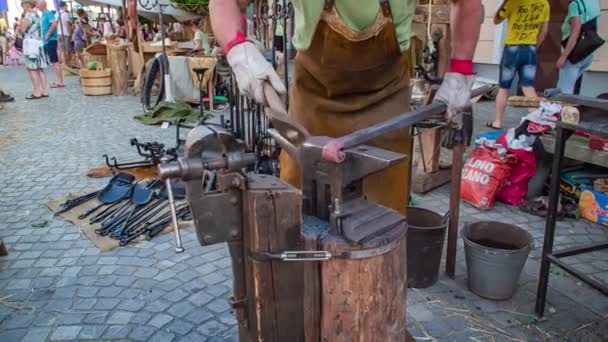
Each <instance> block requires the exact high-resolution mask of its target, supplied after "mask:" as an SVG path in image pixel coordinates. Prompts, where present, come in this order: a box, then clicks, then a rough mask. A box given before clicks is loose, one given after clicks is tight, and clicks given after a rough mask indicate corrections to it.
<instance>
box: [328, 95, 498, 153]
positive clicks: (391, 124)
mask: <svg viewBox="0 0 608 342" xmlns="http://www.w3.org/2000/svg"><path fill="white" fill-rule="evenodd" d="M489 89H490V87H489V86H482V87H479V88H477V89H473V90H472V91H471V97H476V96H479V95H483V94H485V93H487V92H488V91H489ZM446 110H447V106H446V105H445V103H442V102H435V103H431V104H430V105H426V106H422V107H420V108H417V109H415V110H413V111H410V112H406V113H403V114H400V115H398V116H395V117H393V118H391V119H388V120H386V121H382V122H379V123H377V124H375V125H372V126H369V127H367V128H364V129H360V130H358V131H354V132H352V133H350V134H347V135H345V136H342V137H340V138H337V139H336V140H338V141H339V142H341V143H342V145H343V146H344V149H347V148H351V147H355V146H357V145H361V144H363V143H365V142H367V141H369V140H372V139H374V138H377V137H379V136H382V135H384V134H386V133H389V132H392V131H395V130H398V129H402V128H405V127H409V126H411V125H413V124H415V123H416V122H419V121H422V120H425V119H429V118H431V117H432V116H434V115H439V114H442V113H444V112H445V111H446Z"/></svg>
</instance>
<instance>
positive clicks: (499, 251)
mask: <svg viewBox="0 0 608 342" xmlns="http://www.w3.org/2000/svg"><path fill="white" fill-rule="evenodd" d="M460 234H461V236H462V239H463V240H464V252H465V256H466V262H467V277H468V283H469V289H470V290H471V291H473V293H475V294H476V295H478V296H481V297H484V298H488V299H496V300H502V299H509V298H511V297H512V296H513V293H515V290H516V288H517V281H518V280H519V276H520V274H521V271H522V269H523V267H524V264H525V263H526V259H527V258H528V253H530V250H531V249H532V248H533V247H534V239H533V238H532V235H530V233H528V232H527V231H525V230H524V229H522V228H519V227H517V226H515V225H511V224H506V223H500V222H493V221H481V222H476V223H470V224H467V225H465V226H464V228H463V229H462V230H461V231H460Z"/></svg>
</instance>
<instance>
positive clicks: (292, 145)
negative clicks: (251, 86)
mask: <svg viewBox="0 0 608 342" xmlns="http://www.w3.org/2000/svg"><path fill="white" fill-rule="evenodd" d="M264 96H265V97H266V102H267V103H268V105H267V106H266V107H265V108H264V113H265V114H266V116H267V117H268V118H269V119H270V122H272V126H273V127H274V129H275V130H270V131H269V133H270V134H271V135H272V137H273V138H274V139H275V140H276V141H277V142H278V143H279V144H280V145H281V147H283V149H285V151H286V152H287V153H289V155H291V156H292V157H293V158H295V159H298V157H297V150H298V147H300V145H301V144H302V143H303V142H304V141H305V140H306V139H307V138H308V137H309V136H310V133H309V132H308V130H307V129H306V128H304V126H302V125H301V124H299V123H298V122H296V121H295V120H294V119H293V118H291V117H290V116H289V114H287V110H285V106H284V104H283V100H281V98H280V97H279V95H278V94H277V93H276V92H275V90H274V88H273V87H272V86H271V85H270V83H268V82H264Z"/></svg>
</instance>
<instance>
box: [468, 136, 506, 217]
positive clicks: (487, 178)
mask: <svg viewBox="0 0 608 342" xmlns="http://www.w3.org/2000/svg"><path fill="white" fill-rule="evenodd" d="M515 160H516V158H515V157H514V156H513V155H509V154H507V153H506V150H505V149H504V148H503V147H502V146H500V145H495V146H491V145H489V144H487V143H484V144H483V145H481V146H478V147H476V148H475V149H474V150H473V152H471V155H470V156H469V158H468V159H467V162H466V163H465V165H464V168H463V169H462V183H461V188H460V197H461V198H462V199H463V200H464V201H466V202H469V203H470V204H472V205H474V206H476V207H478V208H481V209H490V208H492V207H493V206H494V200H495V198H496V194H497V193H498V192H499V191H500V189H501V188H502V187H503V185H504V184H505V183H506V182H507V180H508V179H509V176H510V174H511V166H512V164H513V163H514V162H515Z"/></svg>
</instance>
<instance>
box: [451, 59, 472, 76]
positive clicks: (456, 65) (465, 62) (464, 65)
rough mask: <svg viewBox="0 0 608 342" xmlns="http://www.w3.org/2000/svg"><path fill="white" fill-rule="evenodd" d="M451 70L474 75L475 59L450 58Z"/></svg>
mask: <svg viewBox="0 0 608 342" xmlns="http://www.w3.org/2000/svg"><path fill="white" fill-rule="evenodd" d="M450 72H457V73H459V74H463V75H465V76H468V75H474V74H475V73H474V72H473V61H472V60H470V59H450Z"/></svg>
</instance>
